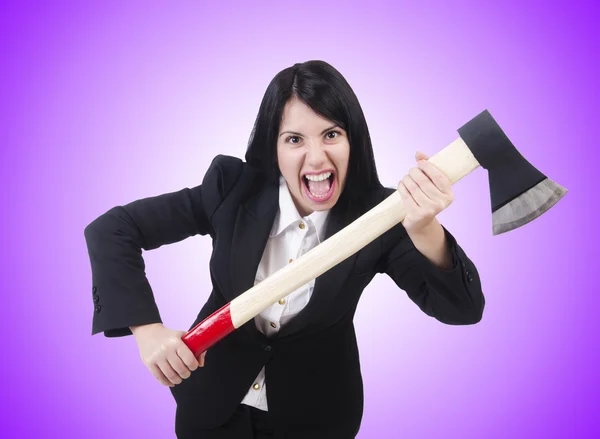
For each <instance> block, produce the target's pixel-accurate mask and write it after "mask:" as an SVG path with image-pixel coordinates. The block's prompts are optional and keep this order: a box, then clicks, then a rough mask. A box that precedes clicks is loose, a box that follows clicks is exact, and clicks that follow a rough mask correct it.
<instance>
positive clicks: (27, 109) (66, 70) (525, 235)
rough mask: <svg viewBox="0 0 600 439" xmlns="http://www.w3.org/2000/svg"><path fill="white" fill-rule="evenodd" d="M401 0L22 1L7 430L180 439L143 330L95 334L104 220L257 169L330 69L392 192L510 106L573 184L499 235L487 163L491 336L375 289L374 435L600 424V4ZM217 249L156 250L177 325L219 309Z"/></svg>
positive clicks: (8, 32)
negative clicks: (214, 170)
mask: <svg viewBox="0 0 600 439" xmlns="http://www.w3.org/2000/svg"><path fill="white" fill-rule="evenodd" d="M395 3H396V2H392V1H388V2H369V3H367V2H341V1H340V2H329V3H323V2H321V1H319V2H316V1H302V2H295V3H293V4H292V2H281V1H278V2H266V1H261V2H247V3H242V2H240V3H235V2H220V3H219V2H203V3H202V2H189V3H187V4H185V5H184V4H182V3H181V2H178V4H177V5H170V4H168V3H167V2H161V3H155V4H153V5H150V4H149V3H148V2H130V3H128V4H127V5H124V4H122V2H114V3H112V4H111V5H110V6H109V5H108V4H107V2H98V4H97V5H90V4H88V2H72V3H70V4H66V3H63V2H52V4H51V5H50V3H49V2H40V3H39V4H31V3H19V6H13V7H11V6H8V5H3V6H2V11H1V13H0V17H1V18H0V29H1V30H0V32H2V34H1V40H0V41H1V42H0V47H1V50H2V58H1V60H2V69H1V70H0V72H1V73H0V74H1V75H2V78H1V81H0V121H1V124H2V129H1V130H0V144H1V145H2V148H1V156H0V163H1V173H0V178H1V185H2V191H1V195H0V196H1V199H0V203H1V206H2V216H1V217H0V221H1V223H0V224H1V226H2V228H1V232H0V233H1V242H0V244H1V246H0V252H1V255H2V264H1V270H2V275H1V276H0V287H1V300H2V303H1V305H0V313H1V316H0V317H1V319H0V325H1V330H2V332H1V333H0V337H2V342H3V343H2V351H3V352H2V354H3V359H2V362H1V366H0V367H1V368H2V378H3V384H2V397H1V400H0V401H1V403H2V407H1V418H0V419H1V426H0V427H1V428H2V431H5V432H6V433H3V434H6V436H3V437H23V438H24V437H57V438H71V437H72V438H81V437H86V438H107V437H111V438H115V439H116V438H131V437H145V438H170V437H174V433H173V424H174V413H175V404H174V401H173V399H172V397H171V394H170V392H169V391H168V389H167V388H166V387H162V386H160V385H159V384H158V383H157V382H156V381H155V380H154V378H153V377H152V376H151V375H150V373H149V372H148V371H147V369H146V368H145V366H144V365H143V364H142V362H141V360H140V359H139V354H138V351H137V346H136V344H135V340H134V339H133V338H132V337H127V338H121V339H106V338H104V336H102V335H99V336H95V337H91V336H90V333H91V320H92V315H93V302H92V295H91V271H90V265H89V259H88V255H87V250H86V247H85V241H84V237H83V229H84V227H85V225H87V224H88V223H89V222H90V221H91V220H93V219H94V218H95V217H97V216H98V215H100V214H101V213H103V212H105V211H106V210H108V209H109V208H110V207H112V206H114V205H117V204H124V203H127V202H129V201H132V200H135V199H138V198H142V197H146V196H152V195H158V194H160V193H165V192H171V191H176V190H178V189H180V188H182V187H192V186H195V185H197V184H199V182H200V181H201V179H202V177H203V175H204V172H205V171H206V169H207V167H208V165H209V163H210V161H211V160H212V158H213V157H214V156H215V155H216V154H219V153H224V154H231V155H237V156H240V157H243V154H244V152H245V147H246V144H247V141H248V137H249V135H250V131H251V129H252V124H253V122H254V118H255V116H256V113H257V111H258V106H259V103H260V100H261V98H262V96H263V93H264V91H265V89H266V87H267V84H268V83H269V81H270V80H271V79H272V77H273V76H274V75H275V74H276V73H277V72H279V71H280V70H282V69H284V68H286V67H288V66H290V65H292V64H294V63H295V62H301V61H306V60H309V59H323V60H326V61H328V62H329V63H331V64H332V65H334V66H335V67H336V68H337V69H339V70H340V71H341V72H342V74H343V75H344V76H345V77H346V78H347V80H348V81H349V83H350V84H351V86H352V87H353V89H354V91H355V92H356V94H357V96H358V98H359V100H360V102H361V105H362V106H363V110H364V112H365V114H366V117H367V121H368V124H369V128H370V131H371V135H372V139H373V145H374V149H375V156H376V160H377V164H378V170H379V173H380V177H381V180H382V182H384V184H386V185H387V186H391V187H394V186H395V185H396V184H397V182H398V181H399V180H400V179H401V178H402V176H403V175H404V174H405V173H406V172H407V171H408V169H409V168H410V167H411V166H412V165H413V163H414V158H413V157H414V152H415V151H416V150H417V149H421V150H423V151H425V152H426V153H428V154H430V155H433V154H435V153H436V152H437V151H438V150H440V149H442V148H443V147H444V146H446V145H447V144H448V143H450V142H451V141H453V140H454V139H455V138H456V137H457V133H456V130H457V129H458V128H459V127H460V126H461V125H462V124H464V123H465V122H467V121H468V120H469V119H470V118H472V117H473V116H475V115H476V114H478V113H479V112H480V111H481V110H483V109H485V108H487V109H489V110H490V112H491V113H492V114H493V115H494V117H495V118H496V119H497V120H498V122H499V123H500V124H501V126H502V127H503V129H504V130H505V131H506V133H507V134H508V135H509V137H510V138H511V140H512V141H513V142H514V143H515V144H516V145H517V147H518V148H519V149H520V151H521V152H522V154H523V155H524V156H525V157H526V158H528V159H529V160H530V161H531V162H532V163H533V164H534V165H535V166H536V167H538V168H539V169H540V170H541V171H542V172H544V173H545V174H546V175H548V176H549V177H550V178H552V179H553V180H555V181H557V182H558V183H560V184H562V185H564V186H565V187H566V188H567V189H568V190H569V193H568V194H567V195H566V197H565V198H563V200H562V201H561V202H560V203H559V204H558V205H557V206H556V207H555V208H554V209H552V210H551V211H549V212H548V213H547V214H546V215H544V216H543V217H541V218H539V219H537V220H536V221H534V222H533V223H530V224H528V225H526V226H525V227H523V228H520V229H518V230H515V231H513V232H511V233H508V234H505V235H500V236H497V237H493V236H492V233H491V213H490V207H489V193H488V189H487V173H486V172H485V171H484V170H483V169H478V170H476V172H474V173H473V174H471V175H470V176H469V177H468V182H467V179H464V180H462V181H461V182H459V183H458V184H457V185H456V186H455V188H454V191H455V202H454V204H453V205H452V206H451V207H450V208H449V209H447V210H446V211H444V212H442V213H441V214H440V216H439V218H440V220H441V221H442V223H443V224H444V225H446V227H447V228H448V229H449V230H450V231H451V232H452V233H453V234H454V235H455V236H456V238H457V239H458V241H459V243H460V244H461V245H462V246H463V248H464V249H465V251H466V252H467V254H468V255H469V256H470V257H471V258H472V259H473V261H474V262H475V264H476V266H477V268H478V270H479V271H480V274H481V277H482V282H483V289H484V293H485V295H486V298H487V307H486V310H485V313H484V317H483V320H482V321H481V322H480V323H479V324H477V325H473V326H462V327H457V326H448V325H444V324H442V323H439V322H437V321H435V320H433V319H431V318H429V317H427V316H426V315H425V314H423V313H422V312H420V311H419V310H418V308H417V307H416V306H415V305H414V304H413V303H412V302H411V301H410V300H409V299H408V298H407V296H406V295H405V293H404V292H403V291H401V290H399V289H398V288H397V287H395V284H393V282H392V281H391V279H389V278H387V277H384V276H377V277H376V278H375V279H374V280H373V282H372V283H371V284H370V285H369V286H368V287H367V288H366V290H365V292H364V295H363V299H362V302H361V304H360V306H359V310H358V313H357V316H356V326H357V332H358V337H359V343H360V349H361V361H362V367H363V374H364V381H365V412H364V418H363V425H362V430H361V432H360V434H359V436H358V437H359V438H361V439H365V438H375V437H377V438H396V437H406V438H439V437H444V438H482V437H486V438H508V437H510V438H532V437H544V438H562V437H577V438H588V437H589V438H591V437H597V435H600V423H599V421H598V418H597V417H596V416H595V415H596V414H597V408H596V407H597V405H598V403H599V401H598V393H599V390H600V386H599V378H598V370H599V369H600V364H599V356H598V353H597V352H598V348H597V344H598V339H599V336H598V334H599V333H600V331H599V329H600V328H599V326H600V325H599V324H598V323H597V318H598V317H597V316H598V304H599V302H600V301H599V300H598V296H597V295H598V292H599V288H598V286H599V283H598V281H597V280H596V277H595V275H594V274H593V271H592V270H594V267H595V268H596V269H597V260H598V243H599V241H600V240H599V239H598V235H599V233H598V227H597V225H596V221H595V219H596V218H595V214H596V209H595V208H594V207H593V205H594V204H595V202H596V194H597V190H598V180H597V178H596V176H597V174H596V173H595V171H596V169H597V165H596V162H595V160H596V159H597V158H598V152H597V143H596V142H597V139H598V137H599V134H600V133H599V126H600V123H599V117H598V116H599V112H598V98H599V97H600V96H599V93H598V91H599V88H598V78H599V77H600V71H599V70H600V69H599V68H598V53H600V50H599V49H600V48H599V47H598V46H599V44H598V41H599V38H598V31H597V30H595V28H596V27H597V23H598V18H599V17H598V12H597V7H596V6H595V5H594V2H591V1H590V2H580V1H569V2H550V3H549V2H542V1H537V2H522V1H511V2H493V3H492V2H485V4H482V3H484V2H478V1H461V2H454V3H453V4H450V2H445V1H439V2H420V4H419V5H418V6H417V5H416V2H411V3H415V4H411V5H404V6H400V5H396V4H395ZM210 246H211V244H210V239H206V238H205V237H194V238H191V239H188V240H185V241H183V242H180V243H177V244H174V245H170V246H164V247H162V248H160V249H159V250H155V251H151V252H147V253H144V257H145V260H146V263H147V273H148V277H149V279H150V282H151V284H152V285H153V287H154V290H155V293H156V300H157V302H158V305H159V308H160V310H161V313H162V317H163V319H164V322H165V324H166V325H167V326H169V327H172V328H176V329H181V330H185V329H186V328H187V327H188V326H189V325H190V324H191V322H192V321H193V319H194V317H195V316H196V313H197V311H198V309H199V307H200V306H201V305H202V304H203V303H204V301H205V299H206V297H207V295H208V293H209V291H210V279H209V273H208V258H209V255H210ZM383 346H393V348H391V349H390V348H389V347H388V348H385V349H384V348H383ZM307 385H310V383H307Z"/></svg>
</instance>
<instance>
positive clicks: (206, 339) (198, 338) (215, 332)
mask: <svg viewBox="0 0 600 439" xmlns="http://www.w3.org/2000/svg"><path fill="white" fill-rule="evenodd" d="M235 329H236V328H235V326H233V322H232V321H231V313H230V311H229V303H228V304H227V305H225V306H224V307H222V308H221V309H219V310H217V311H215V312H214V313H212V314H211V315H210V316H208V317H207V318H205V319H204V320H202V321H201V322H200V323H198V324H197V325H196V326H194V327H193V328H192V329H190V330H189V331H188V333H187V334H185V335H184V336H183V337H181V339H182V340H183V342H184V343H185V344H186V346H187V347H188V348H190V350H191V351H192V352H193V353H194V355H195V356H196V357H198V356H199V355H200V354H201V353H202V352H204V351H206V350H207V349H208V348H210V347H211V346H212V345H214V344H215V343H216V342H218V341H219V340H221V339H222V338H224V337H225V336H227V335H228V334H230V333H231V332H233V331H234V330H235Z"/></svg>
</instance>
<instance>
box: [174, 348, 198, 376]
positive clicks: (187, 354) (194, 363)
mask: <svg viewBox="0 0 600 439" xmlns="http://www.w3.org/2000/svg"><path fill="white" fill-rule="evenodd" d="M177 355H179V358H181V361H183V364H185V366H186V367H187V368H188V369H189V370H191V371H194V370H196V369H197V368H198V366H199V365H198V360H196V357H194V354H193V352H192V351H191V350H190V349H189V348H188V347H187V346H186V345H184V344H183V345H181V346H179V347H178V348H177Z"/></svg>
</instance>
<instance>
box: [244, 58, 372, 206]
mask: <svg viewBox="0 0 600 439" xmlns="http://www.w3.org/2000/svg"><path fill="white" fill-rule="evenodd" d="M293 97H297V98H298V99H299V100H300V101H302V102H303V103H304V104H306V105H307V106H308V107H310V108H311V109H312V110H313V111H314V112H315V113H317V114H319V115H320V116H321V117H324V118H325V119H328V120H330V121H332V122H334V123H336V124H338V125H339V126H340V127H342V128H343V129H344V130H345V131H346V133H347V134H348V141H349V143H350V159H349V163H348V174H347V177H346V184H345V186H344V190H343V192H342V194H341V195H340V199H339V200H338V202H337V203H336V206H337V205H338V204H343V205H345V206H346V207H349V204H348V203H350V204H351V205H356V202H359V204H360V200H361V199H362V198H363V196H364V194H365V193H366V192H368V191H370V190H373V189H376V188H380V187H382V185H381V183H380V181H379V177H378V176H377V169H376V167H375V159H374V157H373V146H372V144H371V136H370V135H369V129H368V127H367V122H366V120H365V116H364V114H363V111H362V108H361V106H360V104H359V102H358V99H357V97H356V95H355V94H354V91H353V90H352V88H351V87H350V85H349V84H348V82H347V81H346V79H345V78H344V77H343V76H342V74H341V73H340V72H338V71H337V70H336V69H335V68H334V67H333V66H331V65H330V64H328V63H326V62H325V61H319V60H312V61H306V62H304V63H297V64H294V65H293V66H292V67H288V68H286V69H284V70H282V71H281V72H279V73H278V74H277V75H276V76H275V77H274V78H273V79H272V80H271V82H270V83H269V85H268V87H267V90H266V92H265V95H264V97H263V99H262V102H261V104H260V108H259V111H258V115H257V117H256V121H255V123H254V128H253V130H252V134H251V135H250V140H249V142H248V148H247V150H246V157H245V158H246V162H247V163H248V164H250V165H252V166H253V167H255V168H258V169H260V170H261V171H263V173H264V174H265V177H266V179H267V181H268V182H270V183H273V184H275V183H276V182H278V180H279V176H280V175H281V172H280V170H279V166H278V164H277V135H278V134H279V127H280V124H281V121H282V117H283V110H284V107H285V104H286V103H287V102H288V101H289V100H290V99H292V98H293Z"/></svg>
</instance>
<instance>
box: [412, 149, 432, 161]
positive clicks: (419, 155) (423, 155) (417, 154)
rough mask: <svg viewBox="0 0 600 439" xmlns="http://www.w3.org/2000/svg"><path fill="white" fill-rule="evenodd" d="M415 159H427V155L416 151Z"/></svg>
mask: <svg viewBox="0 0 600 439" xmlns="http://www.w3.org/2000/svg"><path fill="white" fill-rule="evenodd" d="M415 159H416V160H417V162H418V161H419V160H429V157H428V156H427V154H425V153H424V152H422V151H417V152H416V154H415Z"/></svg>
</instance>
